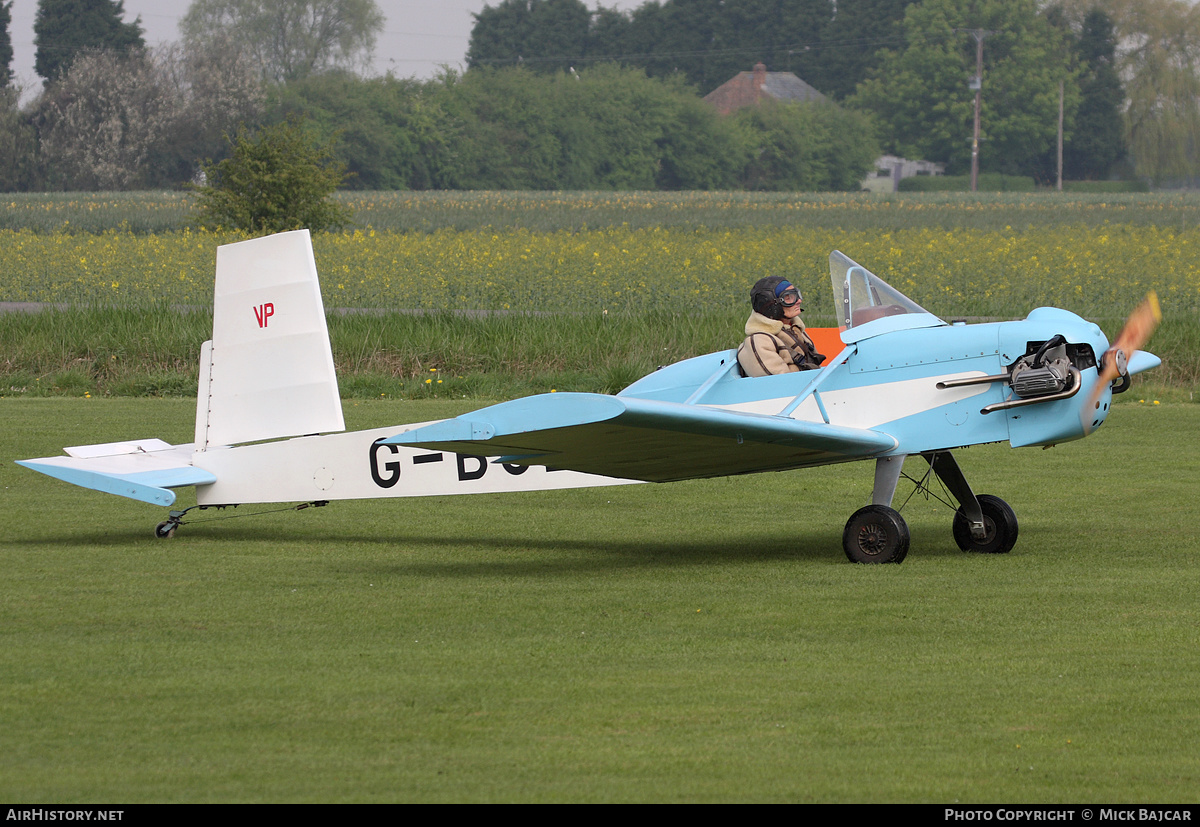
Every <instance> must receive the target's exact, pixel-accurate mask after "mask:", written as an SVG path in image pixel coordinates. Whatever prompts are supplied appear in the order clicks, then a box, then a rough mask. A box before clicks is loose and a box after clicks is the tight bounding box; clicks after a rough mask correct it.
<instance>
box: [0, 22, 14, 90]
mask: <svg viewBox="0 0 1200 827" xmlns="http://www.w3.org/2000/svg"><path fill="white" fill-rule="evenodd" d="M11 25H12V0H8V2H7V3H4V2H0V89H3V88H5V87H6V86H8V85H9V84H10V83H12V79H13V73H12V59H13V48H12V33H11V32H10V31H9V26H11Z"/></svg>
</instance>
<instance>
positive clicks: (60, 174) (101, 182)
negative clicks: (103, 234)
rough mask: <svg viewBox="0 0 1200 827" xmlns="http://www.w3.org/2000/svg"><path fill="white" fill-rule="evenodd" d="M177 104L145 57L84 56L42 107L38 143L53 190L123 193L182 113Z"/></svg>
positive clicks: (52, 87) (101, 53) (99, 53)
mask: <svg viewBox="0 0 1200 827" xmlns="http://www.w3.org/2000/svg"><path fill="white" fill-rule="evenodd" d="M179 106H180V101H179V99H178V97H177V96H176V95H174V94H173V93H172V90H171V89H170V87H169V84H168V83H167V80H166V78H165V77H164V76H163V73H162V72H161V71H160V68H159V67H158V66H157V65H156V63H155V61H154V60H153V59H152V58H151V57H150V56H149V55H147V54H146V53H144V52H138V53H135V54H131V55H123V54H119V53H116V52H111V51H86V52H83V53H81V54H80V55H78V56H77V57H76V58H75V60H74V61H73V62H72V63H71V66H70V68H69V69H68V70H67V71H66V73H65V74H64V75H62V76H61V77H59V79H58V80H57V81H56V82H55V83H53V84H51V85H50V86H49V87H48V88H47V90H46V92H45V93H44V95H43V99H42V102H41V110H42V111H41V115H40V121H41V130H40V131H41V144H42V153H43V155H44V156H45V161H46V165H47V169H48V170H49V173H50V181H49V183H50V184H51V186H54V187H58V188H62V189H69V190H97V189H100V190H124V189H130V188H132V187H135V186H138V185H140V184H142V183H143V174H144V172H145V164H146V161H147V159H148V158H149V157H150V153H151V152H152V150H153V149H154V147H155V145H156V144H157V143H158V142H159V141H161V140H162V139H163V137H164V135H165V134H166V133H167V132H168V130H169V129H170V127H171V124H172V123H173V122H174V120H175V119H176V117H177V115H178V111H179Z"/></svg>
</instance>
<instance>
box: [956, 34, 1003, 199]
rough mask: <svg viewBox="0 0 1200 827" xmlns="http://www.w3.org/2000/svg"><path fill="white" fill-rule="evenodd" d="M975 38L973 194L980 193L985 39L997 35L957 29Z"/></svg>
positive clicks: (972, 145) (972, 82) (972, 83)
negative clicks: (980, 113) (980, 130)
mask: <svg viewBox="0 0 1200 827" xmlns="http://www.w3.org/2000/svg"><path fill="white" fill-rule="evenodd" d="M954 31H956V32H967V33H968V34H970V35H971V36H972V37H973V38H975V78H974V79H973V80H972V81H971V84H970V88H971V89H974V90H975V134H974V136H973V137H972V138H971V192H978V191H979V105H980V102H981V101H982V98H983V39H984V38H985V37H988V36H989V35H993V34H995V32H993V31H988V30H987V29H955V30H954Z"/></svg>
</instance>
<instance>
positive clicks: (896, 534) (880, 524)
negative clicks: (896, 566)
mask: <svg viewBox="0 0 1200 827" xmlns="http://www.w3.org/2000/svg"><path fill="white" fill-rule="evenodd" d="M842 550H843V551H845V552H846V558H847V559H848V560H849V561H850V562H851V563H900V562H902V561H903V560H904V558H905V556H906V555H907V554H908V523H906V522H904V518H903V517H901V516H900V512H898V511H896V510H895V509H893V508H889V507H888V506H886V505H868V506H866V507H865V508H860V509H858V511H855V512H854V514H852V515H851V516H850V519H849V520H847V521H846V530H845V531H843V532H842Z"/></svg>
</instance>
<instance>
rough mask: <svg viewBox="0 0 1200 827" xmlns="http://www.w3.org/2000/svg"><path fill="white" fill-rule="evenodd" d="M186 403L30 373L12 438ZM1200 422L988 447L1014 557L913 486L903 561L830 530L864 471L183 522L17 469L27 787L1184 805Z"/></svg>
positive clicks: (380, 413) (13, 749)
mask: <svg viewBox="0 0 1200 827" xmlns="http://www.w3.org/2000/svg"><path fill="white" fill-rule="evenodd" d="M1136 393H1137V391H1136V390H1135V391H1134V392H1132V393H1130V394H1128V396H1133V395H1134V394H1136ZM476 404H479V403H478V402H471V403H470V404H469V405H468V403H464V402H461V401H460V402H459V403H457V404H451V403H448V402H438V401H424V402H404V403H400V402H389V401H374V402H371V401H366V400H361V401H348V402H347V403H346V413H347V420H348V425H349V426H350V427H352V428H363V427H373V426H378V425H384V424H388V423H398V422H406V421H418V420H423V419H428V418H432V417H438V416H445V415H449V414H451V413H457V412H461V411H462V410H464V409H465V408H466V407H474V406H475V405H476ZM192 416H193V403H192V402H190V401H189V400H183V399H116V400H103V399H92V400H78V399H61V398H60V399H3V400H0V417H3V422H4V424H5V427H4V428H3V429H2V430H0V445H2V446H3V450H0V456H3V457H4V458H5V459H11V458H20V457H28V456H40V455H48V454H52V453H56V452H57V451H58V449H59V446H61V445H62V444H64V443H66V442H71V443H77V442H80V441H88V442H93V441H94V442H99V441H104V440H114V439H120V438H128V437H130V436H134V435H157V436H160V437H162V438H165V439H168V440H170V441H187V440H188V439H190V435H191V429H192V426H191V420H192ZM1198 417H1200V414H1198V413H1197V409H1196V408H1195V406H1192V405H1172V404H1166V405H1157V406H1154V405H1149V404H1146V405H1137V404H1131V405H1122V406H1121V407H1120V408H1119V409H1118V410H1117V411H1116V412H1115V413H1114V415H1113V416H1112V417H1111V418H1110V421H1109V423H1108V424H1106V425H1105V427H1104V428H1102V429H1101V430H1100V431H1099V432H1098V433H1097V434H1096V435H1094V436H1093V437H1091V438H1089V439H1088V440H1085V441H1083V442H1077V443H1070V444H1067V445H1063V446H1059V447H1058V448H1056V449H1054V450H1052V451H1049V452H1045V451H1013V450H1010V449H1008V448H1007V447H1003V446H987V447H981V448H973V449H971V450H969V451H963V452H961V453H960V461H961V462H962V464H963V466H964V469H965V470H966V472H967V474H968V476H969V478H970V479H971V480H972V482H973V484H974V485H975V486H976V487H977V489H981V490H983V491H987V492H991V493H995V494H999V495H1001V496H1003V497H1005V498H1006V499H1007V500H1009V501H1010V502H1011V503H1012V504H1013V506H1014V508H1015V509H1016V511H1017V514H1018V516H1019V518H1020V520H1021V537H1020V540H1019V541H1018V544H1017V547H1016V549H1015V550H1014V551H1013V552H1012V553H1011V554H1010V555H1006V556H1002V557H983V556H974V555H964V554H962V553H961V552H959V551H958V550H957V549H956V548H955V547H954V544H953V541H952V540H951V537H950V531H949V522H950V520H949V517H950V512H949V511H948V510H947V509H945V508H943V507H941V506H938V505H936V504H934V503H929V502H925V501H923V500H920V499H919V498H918V499H917V500H915V501H913V502H912V503H910V504H909V505H908V506H906V507H905V510H904V513H905V516H906V518H907V519H908V521H909V524H910V526H911V528H912V534H913V551H912V553H910V555H909V557H908V560H907V561H906V562H905V563H904V564H903V565H902V566H883V567H859V566H852V565H850V564H848V563H846V562H845V561H844V558H843V557H842V555H841V552H840V550H839V547H838V546H839V539H840V535H841V528H842V525H843V523H844V521H845V519H846V517H847V516H848V515H849V513H850V512H851V511H852V510H853V509H854V508H855V507H857V505H858V504H859V503H861V502H863V501H865V500H866V499H867V498H868V496H869V492H870V486H871V469H870V466H869V465H866V464H861V463H856V464H851V465H845V466H837V467H831V468H825V469H815V470H812V471H807V472H799V473H788V474H770V475H761V476H754V477H745V478H738V479H722V480H710V481H696V482H689V483H678V484H672V485H662V486H649V485H647V486H631V487H627V488H614V489H596V490H591V491H575V492H570V491H567V492H542V493H536V494H528V495H485V496H481V497H447V498H434V499H429V500H405V501H399V502H359V503H335V504H334V505H332V506H330V507H328V508H325V509H318V510H311V509H310V510H307V511H304V512H301V513H299V514H295V513H292V514H284V513H281V514H272V515H265V516H261V517H256V518H246V519H235V520H229V521H224V522H210V523H195V524H191V525H187V526H185V527H184V528H183V529H182V530H181V531H180V533H179V535H178V536H177V537H176V538H175V539H173V540H171V541H156V540H154V539H153V538H152V537H151V528H152V526H153V524H154V523H155V522H157V521H158V520H159V519H161V512H160V510H158V509H154V508H151V507H148V506H145V505H141V504H138V503H132V502H127V501H124V500H119V499H115V498H109V497H104V496H103V495H100V494H95V493H93V492H87V491H82V490H78V489H74V488H70V487H67V486H65V485H63V484H61V483H58V482H56V481H54V480H50V479H47V478H43V477H41V476H39V475H35V474H31V473H29V472H27V471H25V470H24V469H20V468H18V467H16V466H14V465H12V464H11V463H8V462H5V463H4V464H3V465H2V466H0V488H2V490H3V499H0V532H2V535H0V536H3V537H4V538H5V540H4V542H3V543H2V544H0V565H2V566H3V570H4V572H5V588H4V590H3V591H2V592H0V744H2V745H3V749H0V797H3V798H5V799H8V800H24V801H53V802H56V803H60V804H67V803H72V802H95V801H115V802H123V803H136V802H145V801H167V802H185V801H207V802H220V801H403V802H425V801H430V802H436V801H442V802H447V801H460V802H467V801H487V802H500V801H515V802H554V801H559V802H561V801H577V802H591V801H603V802H618V801H664V802H667V801H684V802H699V801H721V802H724V801H764V802H765V801H817V802H822V801H834V802H845V801H877V802H945V803H949V802H964V803H982V802H987V803H1004V802H1046V803H1052V802H1078V801H1097V800H1098V801H1122V802H1128V803H1133V802H1154V803H1167V802H1189V801H1193V800H1194V798H1195V790H1196V789H1197V786H1198V784H1200V757H1198V756H1197V754H1196V750H1195V740H1196V735H1197V730H1198V728H1200V713H1198V712H1197V710H1198V709H1200V703H1198V702H1200V687H1198V686H1197V684H1196V681H1195V674H1196V671H1197V668H1198V667H1200V646H1198V645H1197V644H1198V643H1200V640H1198V636H1197V628H1200V622H1198V621H1200V607H1198V606H1197V604H1196V601H1195V594H1196V590H1197V586H1198V585H1200V583H1198V579H1200V567H1198V565H1197V562H1196V560H1197V556H1196V553H1197V551H1198V550H1200V548H1198V546H1200V537H1197V535H1196V533H1195V532H1194V531H1193V530H1192V527H1191V522H1192V520H1191V517H1190V514H1191V511H1192V508H1193V504H1194V502H1195V500H1196V497H1197V494H1198V493H1200V491H1198V490H1197V489H1198V487H1200V483H1198V482H1197V480H1200V440H1197V439H1196V438H1195V435H1196V434H1197V430H1198V427H1200V419H1198ZM913 470H915V469H913ZM234 513H235V514H236V513H237V512H234Z"/></svg>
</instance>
